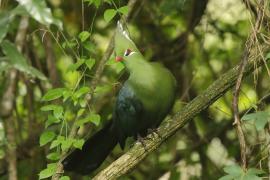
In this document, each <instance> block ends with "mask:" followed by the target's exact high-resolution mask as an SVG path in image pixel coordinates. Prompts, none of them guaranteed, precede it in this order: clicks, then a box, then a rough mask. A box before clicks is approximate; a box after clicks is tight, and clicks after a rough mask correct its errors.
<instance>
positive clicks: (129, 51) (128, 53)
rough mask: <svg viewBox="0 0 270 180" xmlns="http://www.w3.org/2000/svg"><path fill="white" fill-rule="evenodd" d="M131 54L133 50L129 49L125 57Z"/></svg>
mask: <svg viewBox="0 0 270 180" xmlns="http://www.w3.org/2000/svg"><path fill="white" fill-rule="evenodd" d="M131 52H132V51H131V49H127V50H126V51H125V53H124V56H128V55H130V53H131Z"/></svg>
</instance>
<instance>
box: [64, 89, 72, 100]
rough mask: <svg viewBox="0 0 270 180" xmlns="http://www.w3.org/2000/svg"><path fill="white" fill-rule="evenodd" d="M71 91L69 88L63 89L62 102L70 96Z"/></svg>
mask: <svg viewBox="0 0 270 180" xmlns="http://www.w3.org/2000/svg"><path fill="white" fill-rule="evenodd" d="M71 95H72V91H71V90H69V89H66V90H64V92H63V102H65V101H66V100H67V99H68V98H69V97H71Z"/></svg>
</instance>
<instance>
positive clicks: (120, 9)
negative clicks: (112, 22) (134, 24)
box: [117, 6, 128, 15]
mask: <svg viewBox="0 0 270 180" xmlns="http://www.w3.org/2000/svg"><path fill="white" fill-rule="evenodd" d="M117 11H118V12H120V13H122V14H124V15H127V14H128V6H123V7H120V8H119V9H117Z"/></svg>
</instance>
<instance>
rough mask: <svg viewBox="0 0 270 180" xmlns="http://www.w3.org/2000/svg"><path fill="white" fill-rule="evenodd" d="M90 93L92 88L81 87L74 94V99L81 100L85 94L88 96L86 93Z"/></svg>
mask: <svg viewBox="0 0 270 180" xmlns="http://www.w3.org/2000/svg"><path fill="white" fill-rule="evenodd" d="M88 92H90V88H89V87H86V86H84V87H81V88H80V89H79V90H77V91H76V92H75V93H74V97H75V98H76V99H78V98H80V97H81V96H82V95H84V94H86V93H88Z"/></svg>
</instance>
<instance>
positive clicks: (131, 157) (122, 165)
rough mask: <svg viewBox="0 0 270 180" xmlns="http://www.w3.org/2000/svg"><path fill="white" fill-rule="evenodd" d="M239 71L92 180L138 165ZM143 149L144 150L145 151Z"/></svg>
mask: <svg viewBox="0 0 270 180" xmlns="http://www.w3.org/2000/svg"><path fill="white" fill-rule="evenodd" d="M254 63H257V67H259V66H260V65H262V64H263V62H262V60H257V62H254V61H252V62H249V63H248V65H247V66H246V68H245V70H244V74H243V75H244V76H247V75H248V74H249V73H250V72H252V71H253V70H254ZM238 72H239V65H238V66H236V67H235V68H233V69H231V70H230V71H228V72H227V73H225V74H224V75H222V76H221V77H220V78H219V79H218V80H216V81H215V82H214V83H213V84H212V85H210V86H209V87H208V88H207V89H206V90H205V91H204V92H203V93H202V94H201V95H199V96H197V97H196V98H195V99H193V100H192V101H191V102H190V103H188V104H187V105H186V106H185V107H184V108H183V109H182V110H181V111H180V112H179V113H177V114H176V115H175V116H174V117H173V119H169V120H167V121H165V122H164V123H163V124H162V125H161V126H160V128H159V129H158V134H159V135H161V137H159V136H155V137H154V138H153V137H152V135H148V137H147V138H146V139H145V143H144V144H145V147H144V146H142V144H141V143H136V144H135V145H134V146H133V147H132V148H131V149H130V150H128V152H127V153H125V154H124V155H122V156H121V157H120V158H118V159H117V160H116V161H114V162H113V163H112V164H110V165H109V166H108V167H107V168H106V169H104V170H102V171H101V172H100V173H99V174H97V175H96V176H95V177H94V179H96V180H97V179H116V178H118V177H120V176H122V175H124V174H126V173H128V172H129V171H131V170H132V169H133V168H134V167H135V166H136V165H138V164H139V163H140V162H141V161H142V160H143V159H144V158H145V157H146V156H147V155H148V154H149V153H151V152H152V151H154V150H155V149H157V148H158V147H159V146H160V145H161V144H162V143H163V142H164V141H166V140H167V139H168V138H169V137H171V136H172V135H174V134H175V133H176V132H177V131H178V130H180V129H181V128H182V127H183V126H184V125H185V124H186V123H188V122H189V121H191V120H192V118H194V117H195V116H196V115H197V114H198V113H200V112H201V111H203V110H205V109H206V108H208V107H209V106H210V105H211V104H212V103H214V102H215V101H216V100H217V99H218V98H220V97H221V96H223V95H224V94H225V93H226V92H227V91H228V90H229V89H230V88H231V87H232V86H234V85H235V82H236V78H237V76H238ZM144 148H146V149H147V151H146V150H145V149H144Z"/></svg>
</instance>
